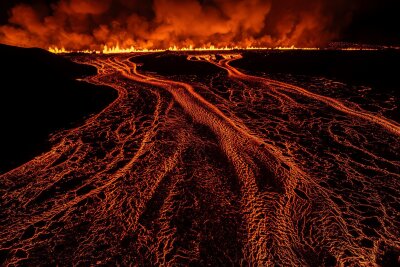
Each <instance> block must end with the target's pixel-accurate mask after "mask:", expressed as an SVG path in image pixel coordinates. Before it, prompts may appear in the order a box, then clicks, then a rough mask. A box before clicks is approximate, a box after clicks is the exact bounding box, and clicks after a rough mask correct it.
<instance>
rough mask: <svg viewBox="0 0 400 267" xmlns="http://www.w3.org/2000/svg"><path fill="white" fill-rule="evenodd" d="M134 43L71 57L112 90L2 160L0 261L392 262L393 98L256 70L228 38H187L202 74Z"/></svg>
mask: <svg viewBox="0 0 400 267" xmlns="http://www.w3.org/2000/svg"><path fill="white" fill-rule="evenodd" d="M140 57H141V55H138V56H135V55H127V54H121V55H79V56H74V57H72V59H73V60H74V61H76V62H79V63H86V64H90V65H93V66H95V67H96V68H97V69H98V74H97V75H95V76H92V77H90V78H87V79H86V80H87V82H90V83H93V84H97V85H105V86H110V87H113V88H114V89H115V90H117V91H118V93H119V97H118V98H117V99H116V100H115V101H114V102H113V103H112V104H110V105H109V106H108V107H107V108H105V109H104V110H103V111H102V112H100V113H98V114H96V115H95V116H93V117H91V118H90V119H88V120H87V121H86V122H85V123H84V124H83V125H81V126H79V127H78V128H74V129H70V130H65V131H62V132H58V133H57V134H55V135H54V136H53V137H52V144H53V147H52V149H51V150H50V151H48V152H46V153H43V154H42V155H40V156H38V157H36V158H34V159H32V160H31V161H29V162H27V163H26V164H24V165H22V166H20V167H18V168H15V169H14V170H11V171H9V172H7V173H5V174H2V175H1V176H0V196H1V202H0V248H1V249H0V261H1V262H0V264H1V265H7V264H9V265H11V266H12V265H26V266H36V265H55V264H58V265H61V266H62V265H66V266H70V265H96V264H97V265H115V264H119V265H123V266H126V265H133V266H152V265H165V266H176V265H182V266H243V265H244V266H247V265H251V266H379V265H382V266H388V265H391V264H393V265H395V264H396V263H398V257H399V255H400V253H399V247H400V241H399V236H400V219H399V218H400V217H399V215H400V214H399V209H400V204H399V200H400V190H399V188H400V180H399V178H400V161H399V159H400V142H399V141H400V139H399V138H400V125H399V123H398V122H396V120H393V119H390V118H387V117H385V116H384V114H385V112H384V111H385V109H395V108H397V107H396V103H397V104H398V101H399V99H398V98H396V97H395V98H393V97H392V98H391V97H388V98H387V99H386V100H385V101H384V103H383V104H382V103H381V102H379V101H378V100H376V99H373V98H372V99H363V101H364V102H363V103H364V104H365V103H369V104H370V106H371V105H373V106H374V107H375V111H371V110H367V109H365V107H364V106H363V105H362V104H360V103H357V101H352V99H349V98H345V97H344V96H346V95H349V94H350V93H351V96H352V98H354V99H357V97H358V98H363V96H365V94H366V91H368V88H365V87H361V86H360V87H356V88H354V87H351V88H349V87H348V86H346V84H342V83H338V82H335V81H332V80H328V79H322V78H321V79H309V80H307V82H305V81H299V80H296V78H295V77H293V76H280V78H281V79H280V80H276V79H271V78H270V77H268V76H267V75H261V74H260V75H258V74H257V75H256V74H251V73H249V72H246V71H245V70H240V69H237V68H235V67H232V65H231V63H232V62H234V61H238V60H240V59H241V57H242V56H241V55H240V54H236V53H231V54H229V53H226V54H222V55H215V54H206V53H203V54H200V53H195V54H190V53H189V54H186V55H185V59H184V62H183V63H182V64H187V66H198V67H199V68H200V69H201V70H202V72H201V75H196V71H197V69H196V68H195V67H193V68H192V67H190V68H189V67H188V68H186V67H184V68H183V69H182V70H181V71H182V73H178V74H173V73H171V72H168V71H167V72H165V73H161V72H160V73H157V72H154V71H153V72H151V71H150V70H149V69H146V63H144V66H142V64H143V62H142V59H143V58H142V59H141V58H140ZM196 64H197V65H196ZM207 66H208V67H207ZM171 68H172V69H173V68H174V65H173V63H171ZM207 68H208V69H207ZM142 69H143V70H142Z"/></svg>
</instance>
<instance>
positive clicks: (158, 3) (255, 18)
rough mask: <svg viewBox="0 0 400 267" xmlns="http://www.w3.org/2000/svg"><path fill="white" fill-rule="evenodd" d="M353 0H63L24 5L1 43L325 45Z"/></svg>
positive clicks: (12, 14)
mask: <svg viewBox="0 0 400 267" xmlns="http://www.w3.org/2000/svg"><path fill="white" fill-rule="evenodd" d="M346 2H348V1H344V0H338V1H327V0H308V1H304V0H237V1H229V0H153V1H140V0H59V1H56V2H53V3H52V4H51V5H48V6H47V7H46V8H37V6H33V5H28V4H24V3H21V4H18V5H16V6H14V7H12V8H11V9H10V10H9V12H8V13H9V18H8V22H7V24H4V25H0V42H1V43H6V44H11V45H18V46H28V47H32V46H36V47H42V48H48V47H50V46H57V47H65V48H66V49H102V47H103V45H107V46H108V47H112V46H115V45H117V44H118V45H119V46H120V47H131V46H134V47H136V48H168V47H171V46H177V47H189V46H193V47H204V46H210V45H214V46H218V47H225V46H229V47H232V46H240V47H246V46H269V47H276V46H292V45H294V46H299V47H307V46H321V45H323V44H324V43H326V42H328V41H331V40H333V39H335V38H337V37H338V34H339V33H340V30H341V28H342V27H344V26H345V25H346V24H347V23H348V21H349V18H350V16H351V12H352V7H351V6H349V4H348V3H346Z"/></svg>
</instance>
